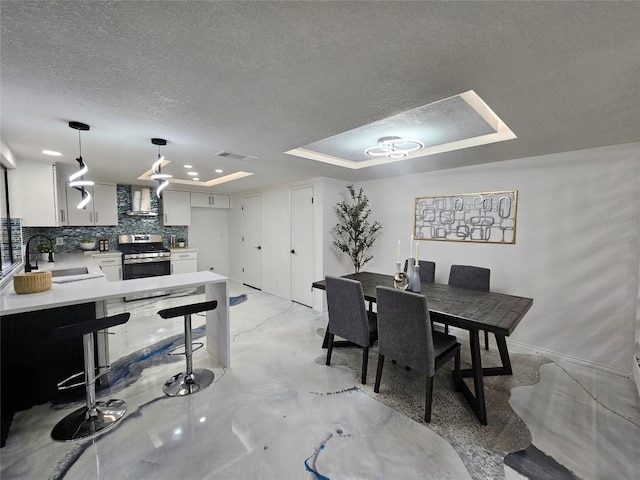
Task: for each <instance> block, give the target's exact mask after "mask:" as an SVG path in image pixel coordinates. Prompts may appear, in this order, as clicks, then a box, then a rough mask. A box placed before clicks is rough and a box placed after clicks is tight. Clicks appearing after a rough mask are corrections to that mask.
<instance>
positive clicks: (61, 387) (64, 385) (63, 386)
mask: <svg viewBox="0 0 640 480" xmlns="http://www.w3.org/2000/svg"><path fill="white" fill-rule="evenodd" d="M100 368H106V370H105V371H104V372H100V373H98V374H97V375H94V377H93V379H94V381H95V380H98V379H99V378H101V377H103V376H104V375H106V374H107V373H109V372H110V371H111V365H101V366H99V367H97V368H96V370H97V369H100ZM81 376H84V371H83V372H78V373H74V374H73V375H71V376H70V377H67V378H65V379H64V380H62V381H61V382H58V383H57V384H56V387H58V390H68V389H70V388H74V387H79V386H80V385H86V383H87V382H85V381H82V382H78V383H73V384H71V385H67V383H68V382H70V381H72V380H73V379H74V378H77V377H81Z"/></svg>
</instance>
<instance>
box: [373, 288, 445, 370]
mask: <svg viewBox="0 0 640 480" xmlns="http://www.w3.org/2000/svg"><path fill="white" fill-rule="evenodd" d="M376 297H377V300H376V303H377V309H378V351H379V352H380V354H381V355H384V356H385V357H389V358H391V359H393V360H396V361H397V362H398V363H400V364H402V365H406V366H408V367H411V368H414V369H416V370H418V371H420V372H425V373H426V374H427V375H428V376H430V377H432V376H433V375H434V374H435V359H434V349H433V334H432V331H431V320H430V319H429V310H428V309H427V299H426V297H425V296H424V295H420V294H418V293H412V292H408V291H405V290H396V289H395V288H390V287H376Z"/></svg>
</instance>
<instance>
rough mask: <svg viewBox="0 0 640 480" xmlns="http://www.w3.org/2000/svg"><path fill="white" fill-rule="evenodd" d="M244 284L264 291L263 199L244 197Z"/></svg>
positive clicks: (257, 196)
mask: <svg viewBox="0 0 640 480" xmlns="http://www.w3.org/2000/svg"><path fill="white" fill-rule="evenodd" d="M242 283H244V284H245V285H249V286H250V287H253V288H257V289H260V290H261V289H262V197H261V196H260V195H256V196H252V197H242Z"/></svg>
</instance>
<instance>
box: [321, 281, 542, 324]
mask: <svg viewBox="0 0 640 480" xmlns="http://www.w3.org/2000/svg"><path fill="white" fill-rule="evenodd" d="M344 277H345V278H351V279H353V280H357V281H359V282H360V283H361V284H362V290H363V293H364V298H365V300H367V301H370V302H375V301H376V287H377V286H388V287H393V275H385V274H381V273H373V272H360V273H353V274H350V275H344ZM312 286H313V287H314V288H319V289H321V290H325V282H324V280H320V281H317V282H314V283H313V284H312ZM420 293H422V294H423V295H424V296H425V297H426V299H427V308H428V309H429V313H430V314H431V316H432V319H433V320H436V321H441V322H442V321H445V320H446V323H448V324H450V325H452V326H455V327H460V328H464V329H467V330H474V329H479V330H486V331H488V332H493V333H497V334H498V335H503V336H509V335H511V333H513V331H514V330H515V328H516V327H517V326H518V324H519V323H520V321H521V320H522V318H523V317H524V315H525V314H526V313H527V312H528V311H529V309H530V308H531V306H532V305H533V299H532V298H527V297H519V296H516V295H508V294H505V293H497V292H478V291H476V290H468V289H466V288H458V287H452V286H449V285H446V284H441V283H423V284H422V288H421V292H420Z"/></svg>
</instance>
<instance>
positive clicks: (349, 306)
mask: <svg viewBox="0 0 640 480" xmlns="http://www.w3.org/2000/svg"><path fill="white" fill-rule="evenodd" d="M325 285H326V288H327V290H326V291H327V307H328V309H329V331H330V332H331V333H333V334H334V335H338V336H340V337H342V338H344V339H346V340H349V341H350V342H353V343H357V344H358V345H360V346H361V347H368V346H369V345H370V343H371V340H370V329H369V319H368V317H367V311H366V309H365V304H364V293H363V291H362V284H361V283H360V282H358V281H357V280H351V279H349V278H343V277H334V276H330V275H327V276H326V277H325Z"/></svg>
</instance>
